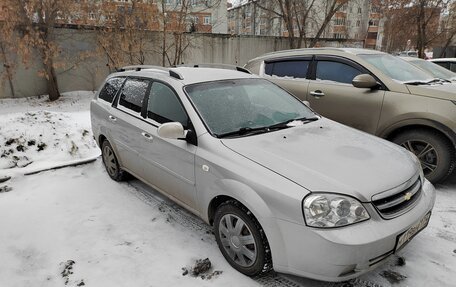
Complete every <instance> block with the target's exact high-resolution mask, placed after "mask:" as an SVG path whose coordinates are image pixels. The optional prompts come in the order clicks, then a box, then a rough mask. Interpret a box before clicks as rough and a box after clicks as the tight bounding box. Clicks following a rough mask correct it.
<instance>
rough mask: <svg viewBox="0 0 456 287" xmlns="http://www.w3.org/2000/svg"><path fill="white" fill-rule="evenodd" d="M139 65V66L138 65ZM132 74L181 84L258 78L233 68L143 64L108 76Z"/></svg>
mask: <svg viewBox="0 0 456 287" xmlns="http://www.w3.org/2000/svg"><path fill="white" fill-rule="evenodd" d="M138 67H140V66H138ZM118 76H134V77H144V78H157V79H161V80H169V79H170V80H173V81H179V82H180V83H182V85H191V84H196V83H202V82H212V81H220V80H229V79H243V78H258V76H256V75H252V74H249V73H247V72H243V71H238V70H234V69H223V68H207V67H175V68H161V67H156V68H152V67H150V68H149V67H148V66H144V68H141V69H139V70H136V69H132V70H126V71H121V72H117V73H113V74H111V75H110V76H109V77H118Z"/></svg>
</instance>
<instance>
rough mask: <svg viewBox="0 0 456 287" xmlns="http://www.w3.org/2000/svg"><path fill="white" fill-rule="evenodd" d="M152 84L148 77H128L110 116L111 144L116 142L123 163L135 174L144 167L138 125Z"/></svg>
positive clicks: (118, 155)
mask: <svg viewBox="0 0 456 287" xmlns="http://www.w3.org/2000/svg"><path fill="white" fill-rule="evenodd" d="M150 84H151V82H150V80H148V79H142V78H131V77H129V78H127V80H126V81H125V83H124V85H123V87H122V89H121V90H120V92H119V94H118V95H117V99H116V101H115V104H114V107H113V109H111V112H110V115H109V116H108V117H109V121H110V122H111V129H110V134H111V137H112V138H113V141H114V143H111V144H114V149H115V150H116V151H117V157H118V159H119V161H120V163H121V165H122V166H123V167H124V168H126V169H127V170H129V171H131V172H132V173H133V174H135V175H138V174H139V173H140V172H141V169H142V166H141V165H140V162H139V155H138V150H139V145H140V143H141V137H140V134H141V130H140V129H139V127H138V126H139V125H140V123H141V121H142V118H141V109H142V106H143V101H144V98H145V96H146V93H147V92H148V90H149V88H150V87H149V86H150Z"/></svg>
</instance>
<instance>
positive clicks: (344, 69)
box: [316, 61, 362, 84]
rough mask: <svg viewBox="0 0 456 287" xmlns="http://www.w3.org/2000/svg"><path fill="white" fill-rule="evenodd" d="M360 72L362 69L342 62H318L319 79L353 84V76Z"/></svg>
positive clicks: (317, 75)
mask: <svg viewBox="0 0 456 287" xmlns="http://www.w3.org/2000/svg"><path fill="white" fill-rule="evenodd" d="M360 74H362V72H361V71H360V70H358V69H356V68H354V67H352V66H350V65H347V64H344V63H340V62H332V61H318V64H317V74H316V77H317V80H327V81H333V82H338V83H344V84H351V83H352V81H353V78H354V77H356V76H358V75H360Z"/></svg>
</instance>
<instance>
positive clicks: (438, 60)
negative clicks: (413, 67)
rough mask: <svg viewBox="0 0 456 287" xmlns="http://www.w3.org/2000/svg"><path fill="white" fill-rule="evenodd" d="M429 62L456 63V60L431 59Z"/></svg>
mask: <svg viewBox="0 0 456 287" xmlns="http://www.w3.org/2000/svg"><path fill="white" fill-rule="evenodd" d="M429 61H432V62H447V61H448V62H456V58H436V59H430V60H429Z"/></svg>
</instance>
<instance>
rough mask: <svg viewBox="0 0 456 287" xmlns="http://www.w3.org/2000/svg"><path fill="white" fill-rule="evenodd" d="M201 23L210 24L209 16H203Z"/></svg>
mask: <svg viewBox="0 0 456 287" xmlns="http://www.w3.org/2000/svg"><path fill="white" fill-rule="evenodd" d="M203 24H204V25H211V16H204V20H203Z"/></svg>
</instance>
